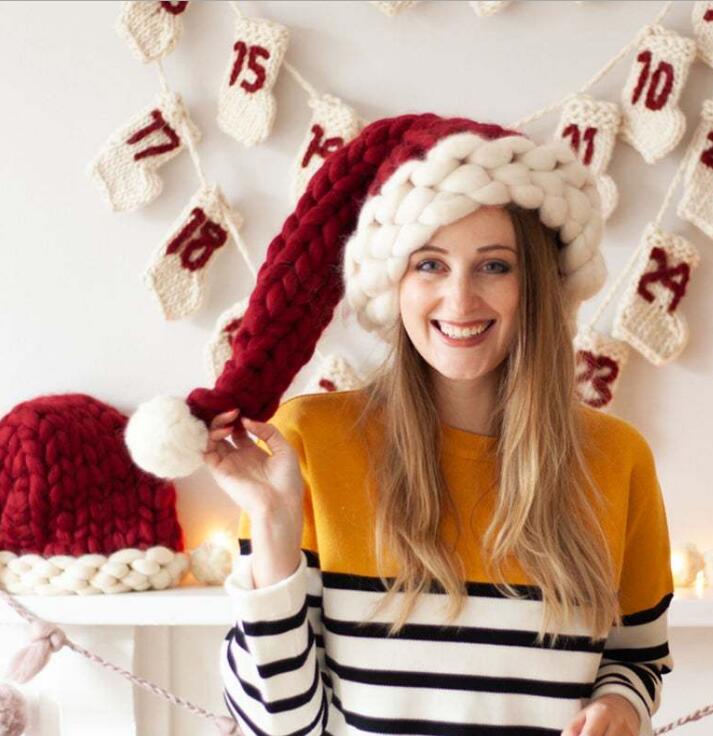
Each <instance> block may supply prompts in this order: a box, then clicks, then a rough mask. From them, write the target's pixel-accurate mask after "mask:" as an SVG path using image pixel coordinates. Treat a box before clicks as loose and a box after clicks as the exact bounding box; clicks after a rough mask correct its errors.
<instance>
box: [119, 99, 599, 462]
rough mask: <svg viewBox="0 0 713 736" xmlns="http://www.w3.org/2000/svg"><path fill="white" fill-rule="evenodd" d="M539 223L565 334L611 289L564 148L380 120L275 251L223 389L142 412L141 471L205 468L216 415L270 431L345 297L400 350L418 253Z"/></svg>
mask: <svg viewBox="0 0 713 736" xmlns="http://www.w3.org/2000/svg"><path fill="white" fill-rule="evenodd" d="M509 202H514V203H515V204H517V205H519V206H521V207H523V208H525V209H532V210H536V211H537V212H538V214H539V217H540V220H541V221H542V223H543V224H544V225H546V226H547V227H549V228H552V229H553V230H554V231H555V232H556V233H557V234H558V236H559V241H558V243H559V245H558V248H559V249H558V254H557V257H558V264H559V273H560V276H561V279H562V289H563V294H564V299H565V305H566V309H567V326H568V329H569V330H570V333H571V334H572V335H574V333H575V332H576V314H577V310H578V308H579V305H580V304H581V302H582V301H583V300H584V299H588V298H589V297H591V296H593V295H594V294H595V293H597V292H598V291H599V290H600V289H601V287H602V286H603V285H604V281H605V280H606V276H607V270H606V266H605V264H604V260H603V258H602V255H601V252H600V250H599V245H600V241H601V237H602V217H601V200H600V197H599V193H598V191H597V187H596V182H595V180H594V177H593V175H592V173H591V171H590V170H589V169H588V168H587V167H586V166H584V165H583V164H582V163H581V162H580V161H578V160H577V158H576V156H575V155H574V153H573V151H572V149H571V147H570V146H569V144H567V143H566V142H564V141H562V140H559V141H549V142H547V143H544V144H540V145H538V144H536V143H535V142H534V141H532V140H530V139H529V138H527V137H526V136H524V135H523V134H521V133H519V132H518V131H513V130H508V129H505V128H502V127H501V126H499V125H497V124H494V123H480V122H477V121H474V120H470V119H468V118H445V117H441V116H439V115H435V114H433V113H423V114H415V113H414V114H408V115H400V116H397V117H392V118H383V119H381V120H377V121H375V122H373V123H370V124H369V125H367V126H366V127H365V128H363V130H361V132H360V133H359V135H357V136H356V137H355V138H353V139H352V140H351V141H349V142H348V143H345V144H344V145H343V146H342V147H340V148H338V149H337V150H336V151H334V152H333V153H331V154H329V155H327V157H326V159H325V161H324V163H323V164H322V165H321V166H320V167H319V168H318V169H317V171H316V173H315V174H314V175H313V176H312V177H311V179H310V180H309V182H308V184H307V188H306V190H305V192H304V194H303V195H302V196H301V197H300V199H299V201H298V203H297V206H296V208H295V210H294V212H292V213H291V214H290V215H289V216H288V217H287V219H286V220H285V222H284V224H283V226H282V228H281V229H280V232H279V234H278V235H277V236H276V237H275V238H274V239H273V240H272V242H271V243H270V245H269V246H268V249H267V256H266V260H265V263H263V265H262V266H261V268H260V270H259V272H258V277H257V283H256V285H255V288H254V289H253V291H252V293H251V294H250V299H249V302H248V306H247V309H246V311H245V314H244V315H243V317H242V320H241V322H240V326H239V327H238V329H237V332H235V334H234V336H233V338H232V346H233V352H232V355H231V358H230V360H229V361H228V362H226V363H225V366H224V368H223V370H222V373H221V374H220V376H219V377H218V380H217V381H216V383H215V386H214V387H213V388H196V389H194V390H193V391H191V393H190V394H189V396H188V398H187V399H185V400H184V399H182V398H179V397H171V396H158V397H156V398H154V399H151V400H150V401H147V402H146V403H144V404H141V405H140V406H139V407H138V409H137V410H136V411H135V412H134V414H133V415H132V417H131V419H130V421H129V423H128V425H127V427H126V431H125V433H124V437H125V440H126V443H127V445H128V447H129V450H130V452H131V455H132V457H133V458H134V461H135V462H136V463H137V464H138V465H140V466H141V467H142V468H145V469H146V470H148V471H150V472H151V473H154V474H155V475H158V476H160V477H180V476H183V475H188V474H190V473H192V472H193V471H194V470H196V469H197V468H199V467H200V466H201V465H202V464H203V453H204V451H205V447H206V443H207V439H208V425H209V424H210V422H211V420H212V419H213V417H214V416H216V414H219V413H221V412H224V411H227V410H229V409H232V408H239V409H240V411H241V416H244V417H248V418H251V419H258V420H260V421H267V420H268V419H269V418H270V417H271V416H272V415H273V413H274V412H275V410H276V409H277V407H278V406H279V403H280V397H281V396H282V395H283V393H284V392H285V390H286V389H287V388H288V387H289V385H290V383H291V382H292V379H293V378H294V376H295V375H296V374H297V372H298V371H299V370H300V368H301V367H302V366H303V365H305V363H307V362H308V361H309V360H310V358H311V356H312V354H313V353H314V350H315V346H316V344H317V340H318V339H319V337H320V335H321V334H322V332H323V331H324V329H325V328H326V327H327V325H328V324H329V322H330V320H331V319H332V315H333V313H334V309H335V307H336V306H337V304H338V303H339V301H340V300H341V299H342V297H346V299H347V301H348V303H349V306H350V308H351V309H352V312H353V313H354V315H355V316H356V319H357V322H358V323H359V324H360V325H361V326H362V327H364V329H366V330H367V331H369V332H374V333H376V335H377V336H378V337H380V338H381V339H383V340H385V341H387V342H390V341H392V340H393V338H394V336H395V331H396V330H397V329H398V326H399V323H400V314H399V300H398V292H399V283H400V281H401V279H402V277H403V275H404V274H405V272H406V270H407V268H408V261H409V257H410V254H411V253H412V252H413V251H414V250H416V249H417V248H419V247H421V246H422V245H424V244H425V243H426V242H427V241H428V239H429V238H431V237H432V236H433V234H434V233H435V232H436V231H437V230H438V229H439V228H440V227H442V226H444V225H447V224H449V223H451V222H455V221H457V220H459V219H461V218H462V217H464V216H465V215H467V214H469V213H471V212H474V211H475V210H477V209H478V208H480V207H481V206H488V205H492V206H502V205H505V204H507V203H509Z"/></svg>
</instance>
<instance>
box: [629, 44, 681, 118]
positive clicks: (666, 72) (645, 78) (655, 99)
mask: <svg viewBox="0 0 713 736" xmlns="http://www.w3.org/2000/svg"><path fill="white" fill-rule="evenodd" d="M636 60H637V61H641V62H643V64H644V66H643V67H642V69H641V73H640V74H639V80H638V82H637V83H636V88H635V89H634V93H633V95H632V96H631V104H632V105H635V104H636V103H637V102H638V101H639V98H640V97H641V93H642V92H643V91H644V87H645V86H646V84H647V83H648V85H649V86H648V89H647V90H646V99H645V105H646V107H648V108H649V110H660V109H661V108H662V107H663V106H664V105H665V104H666V101H667V100H668V98H669V95H670V94H671V90H673V66H671V64H669V63H668V62H667V61H661V62H659V65H658V66H657V67H656V70H655V71H654V73H653V74H652V75H651V78H650V79H649V72H650V71H651V52H650V51H649V50H648V49H647V50H646V51H642V52H641V53H640V54H639V55H638V56H637V57H636ZM662 78H663V85H660V82H661V79H662ZM659 87H661V88H660V89H659Z"/></svg>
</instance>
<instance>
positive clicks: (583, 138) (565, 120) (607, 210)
mask: <svg viewBox="0 0 713 736" xmlns="http://www.w3.org/2000/svg"><path fill="white" fill-rule="evenodd" d="M620 121H621V112H620V110H619V106H618V105H617V104H616V103H614V102H604V101H602V100H595V99H593V98H592V97H590V96H589V95H574V96H573V97H571V98H570V99H569V100H567V101H566V102H565V104H564V106H563V108H562V117H561V118H560V121H559V125H558V126H557V130H556V131H555V137H556V138H565V139H566V140H568V141H569V143H570V145H571V146H572V150H573V151H574V152H575V153H576V154H577V157H578V158H579V160H580V161H581V162H582V163H583V164H584V165H585V166H589V168H590V169H591V170H592V173H593V174H594V175H595V176H596V178H597V187H598V188H599V194H600V196H601V198H602V216H603V217H604V219H605V220H606V219H607V218H608V217H609V215H611V213H612V212H613V211H614V208H615V207H616V205H617V201H618V199H619V193H618V191H617V188H616V184H615V183H614V180H613V179H612V178H611V176H608V175H607V174H605V173H604V172H605V171H606V170H607V167H608V166H609V161H610V159H611V155H612V151H613V150H614V146H615V145H616V137H617V134H618V132H619V123H620Z"/></svg>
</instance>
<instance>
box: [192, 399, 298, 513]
mask: <svg viewBox="0 0 713 736" xmlns="http://www.w3.org/2000/svg"><path fill="white" fill-rule="evenodd" d="M239 413H240V410H239V409H234V410H233V411H230V412H224V413H223V414H218V415H217V416H216V417H215V418H214V419H213V421H212V422H211V425H210V430H209V440H208V446H207V448H206V450H205V452H204V453H203V459H204V461H205V462H206V464H207V465H208V468H209V470H210V472H211V475H212V476H213V477H214V478H215V480H216V481H217V482H218V485H220V487H221V488H222V489H223V490H224V491H225V492H226V493H227V494H228V495H229V496H230V497H231V498H232V499H233V501H235V503H236V504H237V505H238V506H240V508H242V509H245V511H246V512H247V514H248V516H250V517H251V518H253V517H256V518H258V517H260V518H264V517H266V516H268V515H269V516H272V515H274V514H280V513H282V512H284V511H288V512H292V514H290V515H291V516H292V515H293V514H294V515H296V518H297V519H298V520H299V518H300V512H301V509H302V497H303V494H304V481H303V480H302V475H301V473H300V465H299V458H298V457H297V453H296V452H295V451H294V449H293V447H292V446H291V445H290V444H289V443H288V442H287V440H286V439H285V438H284V437H283V435H282V434H281V433H280V431H279V430H278V429H277V427H275V426H274V425H272V424H268V423H266V422H258V421H255V420H253V419H247V418H245V417H243V418H242V419H241V420H239V421H237V423H236V420H237V418H238V415H239ZM233 425H235V426H233ZM246 430H249V431H250V432H251V433H252V434H254V435H255V436H256V437H258V438H259V439H261V440H263V441H264V442H265V443H266V444H267V446H268V447H269V448H270V452H271V453H272V455H269V454H268V453H267V452H265V451H264V450H262V449H261V448H260V447H258V446H257V444H256V443H255V442H253V441H252V439H250V437H249V436H248V434H247V431H246ZM228 436H230V438H231V439H232V444H231V443H230V442H228V440H227V439H226V438H227V437H228Z"/></svg>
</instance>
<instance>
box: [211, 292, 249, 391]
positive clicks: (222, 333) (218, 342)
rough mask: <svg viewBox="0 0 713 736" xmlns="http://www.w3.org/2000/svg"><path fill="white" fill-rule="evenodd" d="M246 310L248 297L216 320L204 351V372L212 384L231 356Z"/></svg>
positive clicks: (236, 303) (229, 308)
mask: <svg viewBox="0 0 713 736" xmlns="http://www.w3.org/2000/svg"><path fill="white" fill-rule="evenodd" d="M247 308H248V297H245V298H244V299H241V300H240V301H237V302H235V304H233V305H232V306H230V307H228V308H227V309H226V310H225V311H224V312H223V313H222V314H221V315H220V316H219V317H218V319H217V320H216V323H215V327H214V328H213V334H212V335H211V338H210V340H209V341H208V343H207V344H206V347H205V351H204V360H205V365H206V372H207V373H208V375H209V376H210V380H211V381H213V383H215V381H217V380H218V376H219V375H220V374H221V373H222V372H223V368H224V367H225V363H226V361H228V360H230V356H231V355H232V354H233V340H234V339H235V335H236V333H237V331H238V328H239V327H240V323H241V322H242V321H243V316H244V314H245V310H246V309H247Z"/></svg>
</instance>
